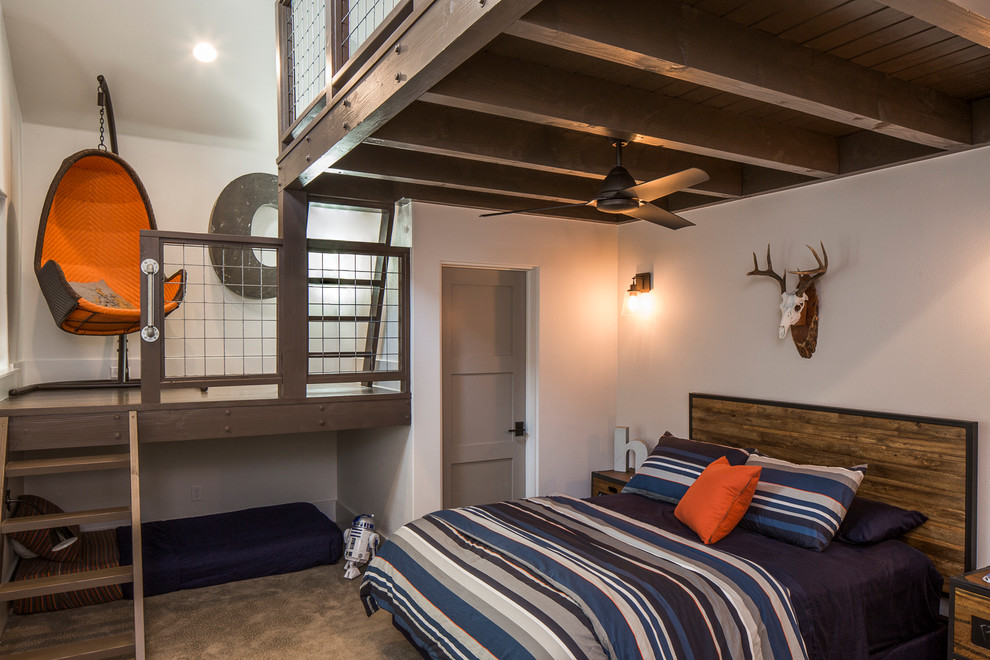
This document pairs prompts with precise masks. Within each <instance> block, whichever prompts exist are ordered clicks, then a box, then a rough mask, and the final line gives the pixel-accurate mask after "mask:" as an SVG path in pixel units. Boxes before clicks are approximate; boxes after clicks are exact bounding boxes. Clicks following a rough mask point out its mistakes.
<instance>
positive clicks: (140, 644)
mask: <svg viewBox="0 0 990 660" xmlns="http://www.w3.org/2000/svg"><path fill="white" fill-rule="evenodd" d="M128 422H129V431H130V432H129V445H130V451H131V556H132V557H133V558H134V560H133V569H134V582H133V587H134V657H135V660H144V560H143V557H142V552H141V478H140V471H139V469H138V468H139V465H138V424H137V411H136V410H131V411H130V412H129V413H128Z"/></svg>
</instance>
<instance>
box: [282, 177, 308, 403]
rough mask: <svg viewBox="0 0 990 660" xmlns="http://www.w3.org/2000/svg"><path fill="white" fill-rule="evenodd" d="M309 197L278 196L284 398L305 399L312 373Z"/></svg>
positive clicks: (296, 192) (299, 193) (294, 192)
mask: <svg viewBox="0 0 990 660" xmlns="http://www.w3.org/2000/svg"><path fill="white" fill-rule="evenodd" d="M307 199H308V196H307V195H306V193H305V192H303V191H301V190H281V191H280V192H279V195H278V225H279V236H281V237H282V251H281V253H280V254H279V260H278V354H279V360H280V364H279V373H280V375H281V377H282V380H281V381H280V384H279V392H278V395H279V397H280V398H293V399H294V398H300V399H301V398H305V397H306V376H307V374H308V373H309V361H308V357H307V356H308V353H309V331H308V324H307V321H306V319H307V316H308V314H307V306H308V301H309V298H308V290H309V287H308V286H307V279H308V272H309V254H308V252H307V249H306V220H307V213H308V211H309V204H308V201H307Z"/></svg>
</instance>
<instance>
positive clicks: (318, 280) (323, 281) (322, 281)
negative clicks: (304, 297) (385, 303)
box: [309, 277, 384, 288]
mask: <svg viewBox="0 0 990 660" xmlns="http://www.w3.org/2000/svg"><path fill="white" fill-rule="evenodd" d="M309 284H310V285H316V286H373V287H379V288H381V287H382V286H384V284H383V282H382V280H373V279H367V278H366V279H357V278H347V277H311V278H309Z"/></svg>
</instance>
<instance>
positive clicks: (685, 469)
mask: <svg viewBox="0 0 990 660" xmlns="http://www.w3.org/2000/svg"><path fill="white" fill-rule="evenodd" d="M722 456H725V458H726V460H728V461H729V465H742V464H743V463H745V462H746V459H747V458H748V457H749V452H747V451H745V450H743V449H736V448H734V447H726V446H724V445H716V444H712V443H709V442H700V441H698V440H687V439H685V438H678V437H676V436H673V435H671V434H670V433H669V432H668V433H664V434H663V436H662V437H661V438H660V441H659V442H658V443H657V446H656V447H654V449H653V451H652V452H651V453H650V455H649V456H648V457H647V459H646V460H645V461H643V464H642V465H641V466H639V469H638V470H636V474H635V475H633V478H632V479H630V480H629V483H627V484H626V485H625V487H624V488H623V489H622V492H623V493H636V494H637V495H645V496H646V497H651V498H653V499H655V500H662V501H664V502H670V503H671V504H677V503H678V502H680V501H681V498H682V497H684V493H686V492H687V489H688V488H689V487H690V486H691V484H693V483H694V482H695V480H696V479H697V478H698V475H700V474H701V472H702V470H704V469H705V468H706V467H708V465H709V464H711V463H712V462H714V461H715V460H717V459H718V458H720V457H722Z"/></svg>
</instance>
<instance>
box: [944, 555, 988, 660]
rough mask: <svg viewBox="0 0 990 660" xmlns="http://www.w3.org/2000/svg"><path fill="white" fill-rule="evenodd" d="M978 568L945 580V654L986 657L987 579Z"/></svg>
mask: <svg viewBox="0 0 990 660" xmlns="http://www.w3.org/2000/svg"><path fill="white" fill-rule="evenodd" d="M986 575H990V568H981V569H980V570H978V571H972V572H970V573H966V574H964V575H957V576H955V577H953V578H952V579H951V580H950V581H949V584H950V585H951V590H950V593H949V658H950V659H952V658H961V659H962V658H965V660H976V659H977V658H986V659H988V660H990V583H988V582H984V581H983V577H984V576H986Z"/></svg>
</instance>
